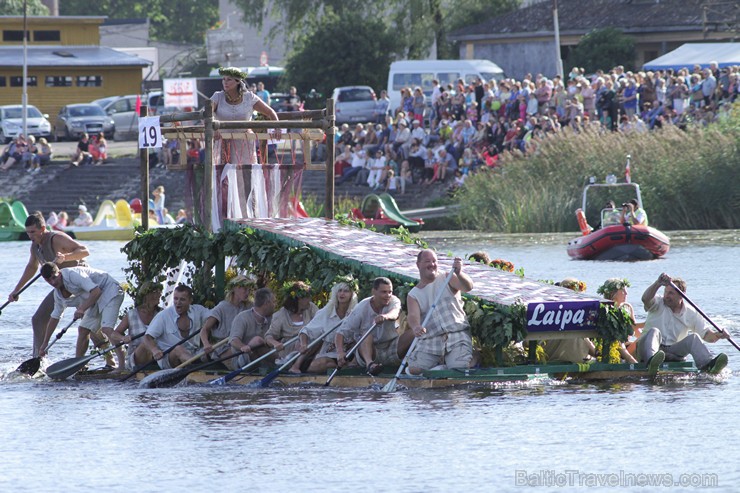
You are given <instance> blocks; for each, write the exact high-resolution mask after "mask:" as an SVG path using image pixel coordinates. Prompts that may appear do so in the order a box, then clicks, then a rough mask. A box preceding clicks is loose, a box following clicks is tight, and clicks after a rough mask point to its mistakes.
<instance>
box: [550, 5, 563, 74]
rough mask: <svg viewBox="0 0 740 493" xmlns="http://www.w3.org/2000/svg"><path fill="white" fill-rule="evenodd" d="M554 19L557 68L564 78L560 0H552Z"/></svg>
mask: <svg viewBox="0 0 740 493" xmlns="http://www.w3.org/2000/svg"><path fill="white" fill-rule="evenodd" d="M552 21H553V23H554V24H555V70H556V71H557V73H558V75H559V76H560V79H561V80H562V79H563V60H562V59H561V58H560V25H559V23H558V0H552Z"/></svg>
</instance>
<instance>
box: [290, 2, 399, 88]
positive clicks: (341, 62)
mask: <svg viewBox="0 0 740 493" xmlns="http://www.w3.org/2000/svg"><path fill="white" fill-rule="evenodd" d="M316 22H317V23H316V24H315V26H313V27H312V29H309V30H308V32H309V34H305V35H304V36H302V37H300V38H299V39H298V40H297V43H296V48H295V49H294V50H293V51H292V52H291V53H290V55H289V56H288V63H287V64H286V71H287V79H288V80H289V81H290V83H291V84H292V85H295V86H296V87H298V88H300V90H302V91H308V90H310V89H316V90H317V91H319V92H322V93H323V94H325V95H327V96H328V95H330V94H331V92H332V90H333V89H334V87H336V86H345V85H355V84H362V85H369V86H371V87H373V88H375V89H376V91H378V90H379V89H380V88H383V87H385V82H386V79H387V76H388V69H389V68H390V64H391V60H392V57H393V53H394V52H395V51H396V50H397V48H398V46H397V42H396V38H395V35H394V33H393V32H391V31H390V30H389V29H388V28H387V27H386V26H385V24H384V23H383V21H382V20H381V19H362V18H360V17H359V16H357V15H354V14H351V13H347V14H345V16H344V17H340V16H338V15H336V14H333V13H330V14H327V15H325V16H323V17H322V19H321V20H320V21H316Z"/></svg>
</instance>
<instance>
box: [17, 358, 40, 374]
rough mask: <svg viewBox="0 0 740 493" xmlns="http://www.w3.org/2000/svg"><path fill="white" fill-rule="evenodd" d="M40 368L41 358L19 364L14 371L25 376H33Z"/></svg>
mask: <svg viewBox="0 0 740 493" xmlns="http://www.w3.org/2000/svg"><path fill="white" fill-rule="evenodd" d="M40 368H41V358H31V359H27V360H26V361H24V362H23V363H21V364H20V365H19V366H18V368H17V369H16V370H15V371H17V372H20V373H25V374H26V375H35V374H36V372H37V371H39V369H40Z"/></svg>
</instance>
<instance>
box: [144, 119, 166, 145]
mask: <svg viewBox="0 0 740 493" xmlns="http://www.w3.org/2000/svg"><path fill="white" fill-rule="evenodd" d="M159 147H162V130H161V129H160V128H159V117H158V116H147V117H143V118H139V149H154V148H159Z"/></svg>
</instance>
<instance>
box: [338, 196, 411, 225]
mask: <svg viewBox="0 0 740 493" xmlns="http://www.w3.org/2000/svg"><path fill="white" fill-rule="evenodd" d="M350 217H351V218H352V219H355V220H358V221H363V222H364V223H365V224H366V225H367V226H372V227H374V228H375V230H376V231H379V232H388V231H390V230H391V229H392V228H398V227H399V226H403V227H404V228H406V229H408V230H409V231H411V232H412V233H418V232H419V230H420V229H421V226H422V225H423V224H424V221H423V220H422V219H410V218H408V217H406V216H404V215H403V214H402V213H401V211H400V210H399V209H398V204H396V199H394V198H393V196H391V195H390V194H388V193H381V194H380V195H376V194H374V193H371V194H370V195H367V196H365V198H364V199H362V204H361V205H360V207H359V208H357V207H356V208H354V209H352V212H350Z"/></svg>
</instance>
